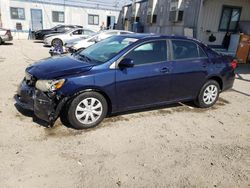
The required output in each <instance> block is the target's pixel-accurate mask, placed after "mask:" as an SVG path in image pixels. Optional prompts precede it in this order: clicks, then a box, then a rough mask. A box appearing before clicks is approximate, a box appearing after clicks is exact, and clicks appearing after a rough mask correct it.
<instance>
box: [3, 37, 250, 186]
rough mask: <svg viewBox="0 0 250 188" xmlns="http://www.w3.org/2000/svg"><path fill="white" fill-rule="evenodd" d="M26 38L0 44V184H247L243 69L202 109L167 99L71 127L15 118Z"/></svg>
mask: <svg viewBox="0 0 250 188" xmlns="http://www.w3.org/2000/svg"><path fill="white" fill-rule="evenodd" d="M48 56H49V53H48V48H44V47H43V45H42V44H41V43H35V42H34V41H22V40H19V41H14V42H13V44H12V45H7V44H6V45H2V46H0V70H1V74H0V156H1V157H0V187H15V188H16V187H36V188H37V187H51V188H54V187H67V188H68V187H109V188H110V187H226V188H229V187H250V66H246V65H245V66H241V67H240V68H239V69H238V70H237V72H238V73H239V74H238V75H237V79H236V82H235V85H234V87H233V89H232V90H230V91H228V92H225V93H222V94H221V97H220V99H219V101H218V102H217V104H216V105H215V106H214V107H212V108H210V109H206V110H202V109H198V108H195V107H193V106H192V105H190V104H174V105H170V106H166V107H164V108H160V109H159V108H158V109H152V110H148V111H144V112H138V113H132V114H123V115H120V116H115V117H112V118H108V119H106V120H105V121H104V122H103V123H102V124H101V125H100V126H99V127H97V128H95V129H91V130H85V131H77V130H73V129H70V128H67V127H65V126H63V125H62V124H61V122H60V121H57V122H56V126H55V127H54V128H52V129H47V128H44V127H43V126H39V125H38V124H37V123H35V122H33V120H32V117H27V116H23V115H22V114H21V113H19V112H18V111H17V109H16V108H15V106H14V100H13V95H14V94H15V92H16V89H17V86H18V84H19V82H20V81H21V80H22V78H23V77H24V69H25V67H27V66H28V65H29V64H31V63H33V62H35V61H37V60H39V59H42V58H46V57H48Z"/></svg>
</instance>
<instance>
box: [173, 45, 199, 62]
mask: <svg viewBox="0 0 250 188" xmlns="http://www.w3.org/2000/svg"><path fill="white" fill-rule="evenodd" d="M172 46H173V56H174V57H173V58H174V60H179V59H192V58H199V52H198V48H197V44H195V43H194V42H191V41H187V40H172Z"/></svg>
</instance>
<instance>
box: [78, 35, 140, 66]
mask: <svg viewBox="0 0 250 188" xmlns="http://www.w3.org/2000/svg"><path fill="white" fill-rule="evenodd" d="M137 40H138V39H136V38H131V37H125V36H113V37H110V38H107V39H105V40H103V41H101V42H98V43H96V44H94V45H92V46H90V47H88V48H86V49H85V50H83V51H80V52H79V55H80V56H84V57H87V58H88V59H90V60H92V61H95V62H98V63H104V62H106V61H108V60H110V59H111V58H113V57H114V56H115V55H116V54H117V53H119V52H120V51H121V50H123V49H124V48H126V47H127V46H128V45H130V44H132V43H134V42H135V41H137Z"/></svg>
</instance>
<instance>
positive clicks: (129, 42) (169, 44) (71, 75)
mask: <svg viewBox="0 0 250 188" xmlns="http://www.w3.org/2000/svg"><path fill="white" fill-rule="evenodd" d="M236 63H237V62H236V61H235V60H233V59H230V58H228V57H225V56H222V55H220V54H218V53H216V52H215V51H213V50H212V49H210V48H209V47H207V46H206V45H204V44H202V43H201V42H199V41H197V40H194V39H189V38H185V37H176V36H162V35H151V34H132V35H121V36H114V37H111V38H108V39H105V40H103V41H101V42H99V43H96V44H94V45H92V46H91V47H89V48H87V49H85V50H82V51H79V52H78V53H75V54H72V55H67V56H59V57H52V58H48V59H44V60H41V61H39V62H37V63H35V64H33V65H31V66H29V67H28V68H27V69H26V71H25V78H24V79H23V81H22V82H21V84H20V86H19V89H18V92H17V95H16V96H15V99H16V103H17V105H20V106H21V107H22V108H25V109H28V110H32V111H34V114H35V116H37V117H38V118H39V119H42V120H45V121H46V122H48V125H50V126H53V124H54V122H55V121H56V119H57V118H58V117H61V119H62V120H63V122H66V123H69V125H71V126H72V127H74V128H76V129H83V128H90V127H94V126H96V125H98V124H99V123H100V122H101V121H102V120H103V119H104V118H105V117H107V116H108V115H110V114H114V113H118V112H124V111H130V110H135V109H143V108H147V107H152V106H160V105H163V104H169V103H176V102H180V101H194V102H195V104H197V106H198V107H200V108H208V107H211V106H212V105H214V104H215V103H216V101H217V99H218V97H219V94H220V92H222V91H225V90H227V89H229V88H231V87H232V86H233V83H234V78H235V74H234V69H235V68H236Z"/></svg>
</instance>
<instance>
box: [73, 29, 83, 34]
mask: <svg viewBox="0 0 250 188" xmlns="http://www.w3.org/2000/svg"><path fill="white" fill-rule="evenodd" d="M72 34H73V35H81V34H82V29H78V30H76V31H74V32H73V33H72Z"/></svg>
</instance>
